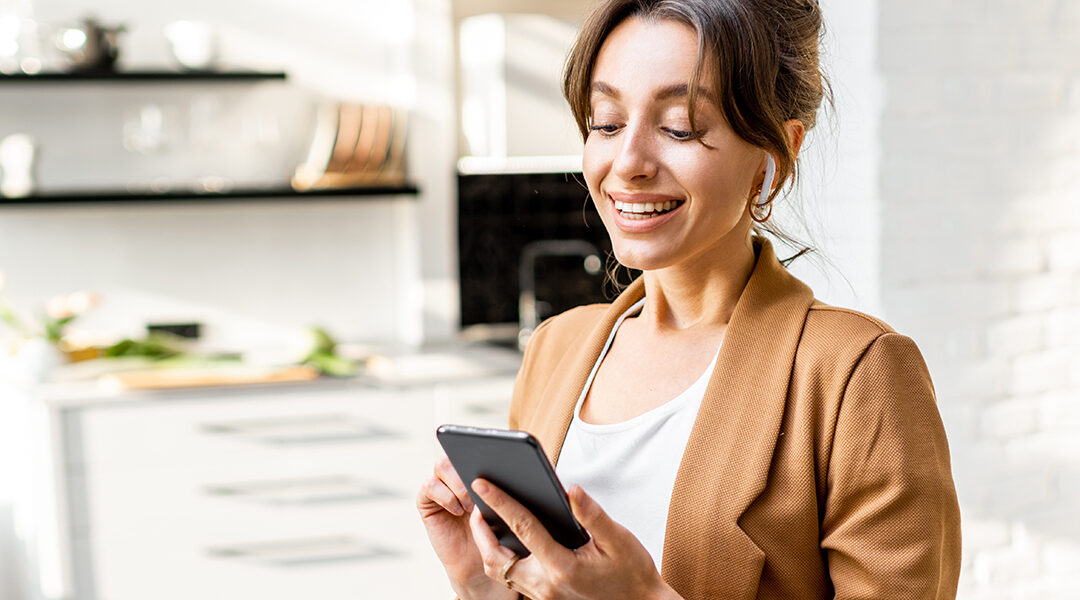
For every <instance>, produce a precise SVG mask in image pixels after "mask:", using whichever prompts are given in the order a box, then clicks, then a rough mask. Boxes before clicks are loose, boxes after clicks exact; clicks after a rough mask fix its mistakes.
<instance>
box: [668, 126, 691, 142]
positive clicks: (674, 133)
mask: <svg viewBox="0 0 1080 600" xmlns="http://www.w3.org/2000/svg"><path fill="white" fill-rule="evenodd" d="M663 130H664V133H667V134H668V135H670V136H671V137H673V138H675V139H676V140H679V141H686V140H692V139H694V138H696V137H698V136H696V135H694V132H693V131H683V130H681V129H672V128H671V127H664V128H663Z"/></svg>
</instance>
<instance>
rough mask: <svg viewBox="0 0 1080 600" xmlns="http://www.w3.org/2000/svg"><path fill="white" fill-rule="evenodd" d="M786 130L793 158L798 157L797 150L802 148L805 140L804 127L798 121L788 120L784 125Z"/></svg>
mask: <svg viewBox="0 0 1080 600" xmlns="http://www.w3.org/2000/svg"><path fill="white" fill-rule="evenodd" d="M784 128H785V129H787V134H788V140H790V141H791V150H792V153H793V154H794V155H795V158H798V157H799V149H800V148H802V143H803V140H804V139H806V125H803V122H802V121H800V120H798V119H789V120H788V121H787V122H786V123H784Z"/></svg>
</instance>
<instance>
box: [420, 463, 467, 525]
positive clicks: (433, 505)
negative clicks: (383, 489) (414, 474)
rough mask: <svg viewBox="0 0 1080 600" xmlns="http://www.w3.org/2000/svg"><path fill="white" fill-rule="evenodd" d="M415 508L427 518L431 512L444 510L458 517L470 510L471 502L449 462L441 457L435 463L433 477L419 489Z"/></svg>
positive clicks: (463, 485)
mask: <svg viewBox="0 0 1080 600" xmlns="http://www.w3.org/2000/svg"><path fill="white" fill-rule="evenodd" d="M416 507H417V509H418V510H420V512H421V514H423V515H424V516H428V514H431V511H432V510H439V509H441V510H445V511H447V512H449V513H450V514H452V515H454V516H456V517H460V516H462V515H464V514H465V513H466V512H468V511H470V510H472V508H473V501H472V498H470V497H469V493H468V492H467V491H466V490H465V484H464V483H462V482H461V478H460V477H459V476H458V474H457V471H455V470H454V467H453V466H452V465H451V464H450V461H449V460H448V459H447V458H446V457H445V456H443V457H442V458H440V459H439V460H438V461H437V462H436V463H435V476H434V477H431V478H429V479H428V480H427V481H425V482H424V483H423V485H422V486H421V487H420V492H419V493H418V494H417V497H416Z"/></svg>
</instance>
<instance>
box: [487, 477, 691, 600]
mask: <svg viewBox="0 0 1080 600" xmlns="http://www.w3.org/2000/svg"><path fill="white" fill-rule="evenodd" d="M473 491H475V492H476V493H477V494H478V495H479V496H480V498H481V499H483V500H484V502H485V503H486V504H487V505H488V506H490V507H491V509H492V510H494V511H495V512H496V513H497V514H498V515H499V516H500V517H501V518H502V520H503V521H505V522H506V524H507V526H509V527H510V529H511V530H512V531H513V532H514V534H515V535H516V536H517V537H518V539H519V540H521V543H522V544H524V545H525V547H526V548H528V549H529V550H530V551H531V552H532V554H530V555H529V556H528V557H527V558H524V559H521V560H520V561H518V562H517V563H516V564H514V565H513V566H512V567H511V568H510V569H509V570H508V571H507V572H506V579H507V581H509V582H510V586H511V588H512V589H513V590H515V591H517V592H521V593H522V594H525V595H526V596H528V597H529V598H533V599H535V600H556V599H558V600H563V599H610V598H620V599H622V598H625V599H637V598H641V599H645V598H649V599H651V600H652V599H656V600H659V599H676V598H679V596H678V594H676V593H675V590H673V589H672V588H671V587H670V586H668V585H667V583H665V582H664V580H663V579H662V578H661V577H660V573H659V571H657V569H656V566H655V565H653V561H652V557H651V556H649V552H648V551H647V550H645V547H644V546H642V545H641V542H639V541H638V539H637V538H636V537H634V534H632V533H630V531H628V530H627V529H626V528H625V527H623V526H622V525H619V524H618V523H616V522H615V521H613V520H611V518H610V517H608V516H607V513H605V512H604V510H603V509H602V508H600V505H599V504H597V503H596V502H595V501H594V500H593V499H592V498H590V497H589V496H588V494H586V493H585V490H583V489H581V487H580V486H576V485H575V486H571V487H570V490H569V496H570V507H571V509H572V510H573V511H574V516H575V517H577V519H578V521H579V522H580V523H581V524H582V525H583V526H584V527H585V529H586V530H588V532H589V534H590V535H591V536H592V539H591V540H589V542H587V543H586V544H585V545H584V546H582V547H580V548H578V549H577V550H570V549H568V548H566V547H565V546H563V545H562V544H560V543H559V542H556V541H555V540H554V539H553V538H552V537H551V535H550V534H549V533H548V532H547V530H546V529H545V528H544V526H543V525H542V524H541V523H540V521H538V520H537V519H536V517H534V516H533V515H532V513H530V512H529V511H528V509H526V508H525V507H524V506H522V505H521V504H520V503H518V502H517V501H515V500H514V499H513V498H511V497H510V496H509V495H508V494H506V493H505V492H503V491H502V490H500V489H498V488H497V487H495V486H494V485H492V484H491V483H490V482H488V481H484V480H483V479H477V480H476V481H474V482H473ZM470 525H471V526H472V535H473V538H474V539H475V540H476V544H477V546H478V547H479V549H480V554H481V556H482V557H483V565H484V570H485V571H486V572H487V575H488V577H491V578H492V579H494V580H497V581H499V582H500V583H502V580H501V578H500V574H501V573H500V572H501V571H502V570H503V568H504V567H505V565H506V564H507V562H508V561H509V560H510V559H511V558H513V557H514V552H513V551H512V550H510V549H508V548H506V547H504V546H501V545H499V542H498V540H497V539H496V538H495V534H494V533H492V531H491V528H490V527H488V525H487V523H486V522H484V519H483V517H482V516H481V515H480V511H479V510H474V511H473V514H472V518H471V520H470Z"/></svg>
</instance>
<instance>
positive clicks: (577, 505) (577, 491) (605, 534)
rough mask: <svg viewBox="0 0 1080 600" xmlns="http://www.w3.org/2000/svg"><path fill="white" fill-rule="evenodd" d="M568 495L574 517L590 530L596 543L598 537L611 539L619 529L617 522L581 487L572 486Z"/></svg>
mask: <svg viewBox="0 0 1080 600" xmlns="http://www.w3.org/2000/svg"><path fill="white" fill-rule="evenodd" d="M567 495H568V496H569V497H570V509H571V510H573V511H574V516H575V517H576V518H577V520H578V521H579V522H580V523H581V525H582V526H583V527H585V529H586V530H588V532H589V534H590V535H591V536H592V537H593V541H594V542H595V541H596V538H597V537H599V538H600V539H602V540H607V539H610V536H611V534H613V533H615V532H616V530H617V529H619V526H618V525H617V524H616V523H615V521H613V520H612V519H611V517H609V516H608V514H607V513H606V512H604V509H603V508H601V507H600V505H599V504H597V502H596V500H593V499H592V497H591V496H589V495H588V494H586V493H585V490H583V489H582V488H581V486H580V485H576V484H575V485H572V486H570V489H569V490H568V491H567Z"/></svg>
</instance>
